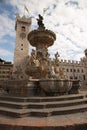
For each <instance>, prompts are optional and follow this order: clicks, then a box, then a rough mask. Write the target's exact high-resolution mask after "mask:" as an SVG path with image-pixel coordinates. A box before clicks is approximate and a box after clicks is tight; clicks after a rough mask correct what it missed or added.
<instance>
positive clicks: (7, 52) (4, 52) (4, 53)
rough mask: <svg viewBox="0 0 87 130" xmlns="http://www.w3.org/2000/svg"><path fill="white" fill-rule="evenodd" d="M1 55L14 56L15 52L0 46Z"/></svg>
mask: <svg viewBox="0 0 87 130" xmlns="http://www.w3.org/2000/svg"><path fill="white" fill-rule="evenodd" d="M0 56H13V53H11V52H9V51H7V50H5V49H2V48H0Z"/></svg>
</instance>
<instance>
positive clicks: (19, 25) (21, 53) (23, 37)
mask: <svg viewBox="0 0 87 130" xmlns="http://www.w3.org/2000/svg"><path fill="white" fill-rule="evenodd" d="M30 26H31V18H26V17H25V16H23V17H20V16H19V14H17V15H16V24H15V30H16V44H15V49H14V67H13V73H14V72H15V71H16V68H17V67H18V66H21V65H22V63H23V62H24V60H25V59H26V57H27V56H28V55H29V41H28V40H27V35H28V34H29V31H30Z"/></svg>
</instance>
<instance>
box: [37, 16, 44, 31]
mask: <svg viewBox="0 0 87 130" xmlns="http://www.w3.org/2000/svg"><path fill="white" fill-rule="evenodd" d="M38 17H39V18H38V19H37V24H38V26H39V27H38V29H45V26H44V23H43V17H42V16H41V15H40V14H39V15H38Z"/></svg>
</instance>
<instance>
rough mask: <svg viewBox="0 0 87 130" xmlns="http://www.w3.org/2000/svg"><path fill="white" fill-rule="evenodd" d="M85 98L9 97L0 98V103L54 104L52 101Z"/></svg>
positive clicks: (74, 95) (84, 95) (64, 96)
mask: <svg viewBox="0 0 87 130" xmlns="http://www.w3.org/2000/svg"><path fill="white" fill-rule="evenodd" d="M84 97H87V95H86V94H72V95H63V96H54V97H10V96H0V101H2V100H3V101H4V100H5V101H12V102H49V101H51V102H54V101H65V100H74V99H82V98H84Z"/></svg>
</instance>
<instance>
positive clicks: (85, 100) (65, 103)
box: [0, 98, 87, 109]
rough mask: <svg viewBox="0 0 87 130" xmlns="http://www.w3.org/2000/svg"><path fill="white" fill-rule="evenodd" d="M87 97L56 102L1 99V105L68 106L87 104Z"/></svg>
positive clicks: (23, 106) (13, 106)
mask: <svg viewBox="0 0 87 130" xmlns="http://www.w3.org/2000/svg"><path fill="white" fill-rule="evenodd" d="M86 103H87V98H83V99H75V100H72V101H71V100H66V101H54V102H51V101H50V102H35V103H33V102H12V101H3V100H2V101H0V106H3V107H8V108H15V109H24V108H26V109H27V108H32V109H33V108H35V109H41V108H42V109H43V108H57V107H67V106H75V105H79V104H86Z"/></svg>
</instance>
